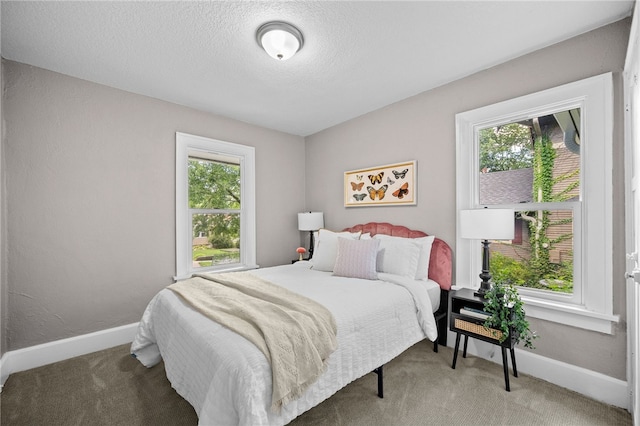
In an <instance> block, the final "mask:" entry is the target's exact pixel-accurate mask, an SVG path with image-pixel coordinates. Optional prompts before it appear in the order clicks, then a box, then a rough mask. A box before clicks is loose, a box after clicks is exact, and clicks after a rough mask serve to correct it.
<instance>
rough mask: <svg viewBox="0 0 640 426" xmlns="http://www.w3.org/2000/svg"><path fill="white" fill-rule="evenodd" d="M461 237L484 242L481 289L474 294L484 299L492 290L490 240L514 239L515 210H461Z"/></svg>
mask: <svg viewBox="0 0 640 426" xmlns="http://www.w3.org/2000/svg"><path fill="white" fill-rule="evenodd" d="M460 237H461V238H465V239H468V240H482V273H480V279H481V280H482V282H481V283H480V288H479V289H478V291H476V292H475V293H474V295H476V296H479V297H484V295H485V293H486V292H487V291H489V290H490V289H491V282H490V281H491V273H490V272H489V256H490V253H489V240H512V239H513V237H514V210H513V209H489V208H486V207H485V208H484V209H473V210H460Z"/></svg>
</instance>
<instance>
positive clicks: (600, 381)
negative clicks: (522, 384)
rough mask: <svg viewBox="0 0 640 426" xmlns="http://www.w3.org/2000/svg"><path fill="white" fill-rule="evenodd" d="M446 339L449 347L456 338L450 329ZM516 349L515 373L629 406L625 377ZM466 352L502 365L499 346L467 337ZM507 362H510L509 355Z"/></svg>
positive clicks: (615, 403) (614, 403) (604, 400)
mask: <svg viewBox="0 0 640 426" xmlns="http://www.w3.org/2000/svg"><path fill="white" fill-rule="evenodd" d="M448 339H449V340H448V342H450V345H451V347H454V346H455V341H456V337H455V333H451V332H449V335H448ZM463 342H464V340H463V339H461V342H460V350H462V343H463ZM515 351H516V367H517V368H518V373H525V374H528V375H530V376H533V377H537V378H539V379H542V380H545V381H547V382H549V383H553V384H554V385H558V386H561V387H563V388H566V389H569V390H572V391H574V392H578V393H580V394H582V395H585V396H588V397H589V398H593V399H595V400H596V401H600V402H604V403H606V404H611V405H614V406H616V407H620V408H624V409H625V410H630V407H629V401H630V399H629V386H628V383H627V382H626V381H624V380H619V379H616V378H613V377H610V376H607V375H605V374H602V373H598V372H596V371H592V370H588V369H586V368H582V367H577V366H575V365H572V364H567V363H565V362H561V361H556V360H554V359H551V358H546V357H543V356H541V355H538V354H536V353H533V352H529V351H524V350H520V349H516V350H515ZM467 353H468V354H471V355H475V356H478V357H480V358H484V359H486V360H488V361H492V362H495V363H497V364H500V365H502V355H501V351H500V347H498V346H495V345H491V344H489V343H485V342H482V341H478V340H476V339H469V345H468V348H467ZM461 356H462V354H459V357H461ZM509 362H511V361H510V359H509ZM509 371H511V369H510V370H509ZM516 380H517V379H516Z"/></svg>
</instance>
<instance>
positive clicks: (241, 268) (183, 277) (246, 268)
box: [173, 265, 260, 281]
mask: <svg viewBox="0 0 640 426" xmlns="http://www.w3.org/2000/svg"><path fill="white" fill-rule="evenodd" d="M258 268H260V266H259V265H234V266H231V267H228V268H224V267H223V268H216V269H203V270H202V271H197V272H193V273H190V274H185V275H176V276H174V277H173V281H182V280H186V279H189V278H191V277H192V276H193V275H195V274H220V273H223V272H240V271H249V270H251V269H258Z"/></svg>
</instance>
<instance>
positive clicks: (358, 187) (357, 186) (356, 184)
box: [349, 182, 364, 191]
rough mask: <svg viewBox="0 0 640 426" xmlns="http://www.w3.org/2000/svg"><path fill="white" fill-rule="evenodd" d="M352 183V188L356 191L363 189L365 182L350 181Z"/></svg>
mask: <svg viewBox="0 0 640 426" xmlns="http://www.w3.org/2000/svg"><path fill="white" fill-rule="evenodd" d="M349 183H350V184H351V188H352V189H353V190H354V191H360V190H361V189H362V187H363V186H364V182H360V183H355V182H349Z"/></svg>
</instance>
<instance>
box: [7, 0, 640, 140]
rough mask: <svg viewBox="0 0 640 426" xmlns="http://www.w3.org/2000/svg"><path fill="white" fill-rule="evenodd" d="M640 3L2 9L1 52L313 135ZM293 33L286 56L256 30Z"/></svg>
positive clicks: (37, 5) (42, 5)
mask: <svg viewBox="0 0 640 426" xmlns="http://www.w3.org/2000/svg"><path fill="white" fill-rule="evenodd" d="M633 4H634V2H633V1H609V0H608V1H594V0H591V1H584V2H583V1H567V2H562V1H554V0H547V1H533V2H528V1H517V0H511V1H477V0H476V1H470V2H462V1H451V0H450V1H412V2H399V1H386V2H383V1H380V2H363V1H354V2H348V1H339V2H328V1H315V2H307V1H294V2H266V1H261V2H246V1H242V2H241V1H224V2H203V1H199V2H196V1H182V2H155V1H154V2H99V1H85V2H56V1H45V2H23V1H16V2H11V1H2V11H1V13H2V56H3V57H4V58H6V59H10V60H14V61H18V62H23V63H26V64H30V65H35V66H38V67H42V68H46V69H49V70H53V71H57V72H60V73H63V74H67V75H71V76H74V77H78V78H82V79H85V80H90V81H94V82H97V83H101V84H105V85H108V86H112V87H116V88H119V89H123V90H127V91H130V92H134V93H139V94H143V95H147V96H151V97H154V98H158V99H163V100H166V101H170V102H174V103H177V104H181V105H186V106H190V107H193V108H197V109H199V110H203V111H209V112H213V113H216V114H220V115H223V116H227V117H231V118H235V119H238V120H241V121H244V122H248V123H253V124H257V125H260V126H263V127H267V128H272V129H276V130H281V131H284V132H287V133H291V134H296V135H302V136H306V135H309V134H312V133H315V132H318V131H320V130H323V129H325V128H327V127H330V126H333V125H335V124H338V123H341V122H343V121H346V120H349V119H351V118H354V117H357V116H359V115H362V114H365V113H367V112H369V111H373V110H376V109H378V108H381V107H383V106H385V105H388V104H391V103H393V102H396V101H399V100H402V99H405V98H407V97H409V96H412V95H415V94H418V93H420V92H423V91H426V90H429V89H431V88H434V87H437V86H440V85H442V84H445V83H448V82H450V81H453V80H456V79H459V78H461V77H464V76H467V75H470V74H473V73H475V72H477V71H480V70H482V69H486V68H488V67H491V66H493V65H497V64H499V63H502V62H505V61H507V60H510V59H512V58H515V57H518V56H521V55H523V54H526V53H528V52H531V51H534V50H537V49H540V48H542V47H545V46H548V45H550V44H554V43H557V42H559V41H562V40H565V39H568V38H571V37H573V36H575V35H578V34H581V33H584V32H587V31H590V30H592V29H595V28H597V27H600V26H602V25H605V24H608V23H611V22H615V21H617V20H619V19H621V18H623V17H626V16H630V15H631V12H632V9H633ZM270 20H283V21H287V22H290V23H292V24H294V25H296V26H297V27H298V28H299V29H300V30H301V31H302V33H303V35H304V38H305V44H304V47H303V49H302V50H301V51H300V52H299V53H298V54H297V55H296V56H294V57H293V58H292V59H289V60H288V61H285V62H278V61H276V60H274V59H272V58H271V57H269V56H267V54H266V53H265V52H264V51H262V50H261V49H260V47H259V46H258V44H257V43H256V39H255V32H256V29H257V28H258V27H259V26H260V25H261V24H263V23H265V22H267V21H270Z"/></svg>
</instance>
